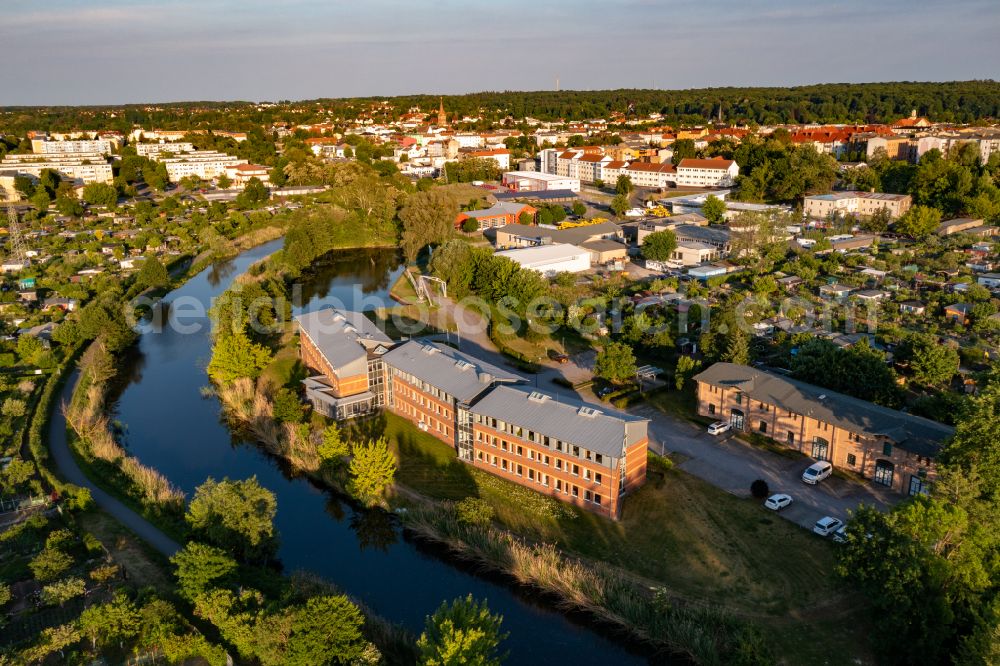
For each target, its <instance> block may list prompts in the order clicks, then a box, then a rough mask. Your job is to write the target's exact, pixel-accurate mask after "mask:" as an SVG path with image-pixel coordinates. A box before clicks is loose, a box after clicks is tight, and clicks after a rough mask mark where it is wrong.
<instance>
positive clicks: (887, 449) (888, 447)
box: [882, 442, 892, 456]
mask: <svg viewBox="0 0 1000 666" xmlns="http://www.w3.org/2000/svg"><path fill="white" fill-rule="evenodd" d="M882 455H884V456H892V444H890V443H889V442H886V443H885V444H883V445H882Z"/></svg>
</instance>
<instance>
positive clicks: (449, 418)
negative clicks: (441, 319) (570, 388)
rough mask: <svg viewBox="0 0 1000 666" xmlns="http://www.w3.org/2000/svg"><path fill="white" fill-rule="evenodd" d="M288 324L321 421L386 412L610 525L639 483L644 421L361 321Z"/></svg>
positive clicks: (317, 316)
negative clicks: (395, 337) (396, 338)
mask: <svg viewBox="0 0 1000 666" xmlns="http://www.w3.org/2000/svg"><path fill="white" fill-rule="evenodd" d="M296 322H297V324H298V328H299V332H300V357H301V360H302V362H303V364H304V365H305V366H306V367H307V368H309V369H310V370H311V371H312V372H313V373H314V374H313V375H311V376H310V377H309V378H307V379H306V380H304V382H303V384H304V385H305V389H306V397H307V399H308V400H309V402H311V403H312V405H313V407H314V408H315V409H316V410H317V411H319V412H320V413H322V414H324V415H326V416H328V417H330V418H334V419H338V420H340V419H349V418H353V417H356V416H361V415H364V414H368V413H371V412H372V411H375V410H377V409H379V408H381V407H385V408H388V409H389V410H391V411H392V412H393V413H395V414H398V415H399V416H401V417H403V418H405V419H407V420H409V421H410V422H412V423H413V424H415V425H416V426H417V427H418V428H419V429H421V430H423V431H424V432H427V433H429V434H431V435H434V436H435V437H436V438H438V439H440V440H441V441H443V442H445V443H446V444H448V445H449V446H451V447H452V448H454V449H455V451H456V454H457V456H458V458H459V459H460V460H462V461H463V462H465V463H467V464H470V465H474V466H476V467H478V468H480V469H483V470H485V471H488V472H490V473H493V474H496V475H497V476H501V477H503V478H505V479H507V480H509V481H511V482H513V483H517V484H519V485H522V486H525V487H527V488H530V489H532V490H535V491H537V492H540V493H543V494H546V495H549V496H551V497H554V498H556V499H559V500H561V501H564V502H568V503H570V504H574V505H576V506H579V507H582V508H584V509H586V510H588V511H592V512H594V513H597V514H600V515H603V516H606V517H609V518H613V519H617V518H618V517H620V515H621V506H622V499H623V498H624V496H625V495H626V494H628V493H629V492H632V491H634V490H635V489H637V488H639V487H640V486H641V485H642V484H643V483H644V482H645V478H646V447H647V422H648V421H647V419H644V418H640V417H636V416H630V415H627V414H623V413H620V412H617V411H614V410H610V409H605V408H604V407H603V406H594V405H589V404H587V403H583V402H580V401H578V400H575V399H568V398H565V397H562V396H555V395H550V394H547V393H544V392H541V391H537V390H536V391H533V390H531V389H530V388H528V387H525V386H523V384H525V383H526V382H525V379H524V378H523V377H521V376H519V375H517V374H515V373H512V372H510V371H507V370H504V369H502V368H499V367H497V366H494V365H492V364H490V363H486V362H484V361H481V360H479V359H478V358H476V357H474V356H472V355H470V354H466V353H463V352H460V351H458V350H455V349H453V348H451V347H449V346H447V345H443V344H438V343H429V342H424V341H415V340H410V341H406V342H401V343H394V342H392V340H390V339H389V338H388V336H386V335H385V334H384V333H382V332H381V331H380V330H379V329H378V328H377V327H376V326H375V325H374V324H372V323H371V322H370V321H369V320H368V319H367V318H366V317H365V316H364V315H363V314H361V313H352V312H342V311H339V310H334V309H325V310H320V311H318V312H313V313H309V314H304V315H299V316H298V317H296Z"/></svg>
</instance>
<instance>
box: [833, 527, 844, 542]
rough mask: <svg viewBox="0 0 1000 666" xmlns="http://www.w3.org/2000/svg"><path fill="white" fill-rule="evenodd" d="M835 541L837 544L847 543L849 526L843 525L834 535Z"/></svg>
mask: <svg viewBox="0 0 1000 666" xmlns="http://www.w3.org/2000/svg"><path fill="white" fill-rule="evenodd" d="M833 540H834V541H836V542H837V543H847V525H841V526H840V527H838V528H837V531H836V532H834V533H833Z"/></svg>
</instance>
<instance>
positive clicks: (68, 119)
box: [0, 80, 1000, 134]
mask: <svg viewBox="0 0 1000 666" xmlns="http://www.w3.org/2000/svg"><path fill="white" fill-rule="evenodd" d="M385 100H388V101H389V102H390V103H391V104H392V108H391V109H385V110H384V112H382V113H381V114H380V113H373V112H372V110H373V107H374V108H376V109H378V108H380V107H379V104H380V103H381V102H383V101H385ZM439 101H440V100H439V98H438V97H437V96H434V95H408V96H401V97H389V98H385V97H380V98H373V97H368V98H352V99H321V100H311V101H303V102H294V103H291V102H281V103H279V104H277V105H275V106H269V107H259V106H257V105H255V104H252V103H249V102H183V103H173V104H157V105H156V106H155V107H152V106H148V105H139V104H135V105H125V106H94V107H65V106H64V107H4V108H0V112H2V114H3V115H2V121H0V124H2V125H3V127H4V129H5V130H6V131H8V132H12V133H17V134H23V133H24V132H26V131H28V130H32V129H43V130H44V129H51V130H58V129H66V128H80V129H83V130H104V129H117V130H119V131H122V132H128V131H130V130H131V129H132V127H134V126H141V127H147V128H149V127H157V128H164V129H181V130H186V129H203V130H208V129H220V128H221V129H227V130H233V131H250V130H253V129H255V128H260V127H262V126H264V127H267V126H270V125H271V124H273V123H275V122H289V123H300V122H315V121H318V120H325V119H326V118H327V117H328V116H327V114H328V113H329V114H331V115H333V116H335V117H339V118H345V119H353V118H357V117H360V116H361V115H362V114H364V115H366V116H375V117H376V119H379V120H382V119H385V120H389V119H392V117H393V116H395V115H398V114H399V113H402V112H405V110H406V109H408V108H410V107H413V106H419V107H420V108H422V109H424V110H427V111H430V110H433V109H437V107H438V104H439ZM444 105H445V109H446V110H447V112H448V114H449V116H452V117H453V116H455V115H458V116H463V117H464V116H470V117H478V116H480V115H482V116H484V117H485V120H486V125H487V126H488V125H489V124H490V123H491V122H495V121H498V120H502V119H504V118H506V117H511V118H515V119H520V118H524V117H526V116H528V117H533V118H539V119H541V120H559V119H565V120H584V119H587V118H601V117H607V116H609V115H610V114H611V113H613V112H621V113H626V112H629V109H632V110H633V111H632V113H634V115H635V116H639V117H645V116H647V115H648V114H650V113H660V114H662V115H663V117H664V120H665V121H667V122H670V123H675V124H684V123H687V124H699V123H705V122H709V121H712V120H713V119H716V118H718V115H719V110H720V108H721V110H722V115H723V119H724V120H725V121H727V122H747V123H758V124H771V123H815V122H824V123H833V122H889V121H892V120H895V119H897V118H900V117H903V116H906V115H909V113H910V111H911V110H913V109H915V110H916V111H917V113H919V114H921V115H925V116H928V117H930V118H933V119H934V120H938V121H942V122H973V121H975V120H978V119H982V118H996V117H998V116H1000V84H998V83H997V82H995V81H992V80H986V81H952V82H945V83H932V82H909V81H906V82H886V83H826V84H816V85H808V86H795V87H791V88H750V87H732V88H701V89H691V90H649V89H644V90H638V89H619V90H561V91H532V92H523V91H488V92H477V93H470V94H467V95H451V96H446V97H445V98H444ZM110 112H114V114H115V115H114V116H112V115H111V113H110Z"/></svg>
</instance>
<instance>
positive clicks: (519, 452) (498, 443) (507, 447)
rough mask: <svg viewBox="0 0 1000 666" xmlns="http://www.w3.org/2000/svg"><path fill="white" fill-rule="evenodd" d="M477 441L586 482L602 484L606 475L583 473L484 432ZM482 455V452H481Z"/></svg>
mask: <svg viewBox="0 0 1000 666" xmlns="http://www.w3.org/2000/svg"><path fill="white" fill-rule="evenodd" d="M476 441H477V442H480V443H482V444H487V445H489V446H491V447H493V448H499V449H500V450H501V451H506V452H508V453H512V454H513V455H516V456H519V457H522V458H526V459H528V460H531V461H534V462H537V463H540V464H542V465H545V466H546V467H549V466H551V467H552V468H553V469H557V470H559V471H561V472H566V473H568V474H572V475H573V476H582V477H583V479H584V480H586V481H593V482H594V483H601V482H602V481H603V480H604V475H603V474H602V473H601V472H593V471H591V470H590V469H589V468H587V467H584V468H583V469H582V471H581V469H580V466H579V465H577V464H576V463H573V462H570V461H569V460H563V459H562V458H559V457H557V456H549V455H547V454H544V453H540V452H537V451H534V450H533V449H531V448H527V449H525V447H523V446H521V445H520V444H517V443H515V442H508V441H507V440H505V439H501V438H499V437H494V436H492V435H484V434H483V433H482V431H479V430H477V431H476ZM480 453H482V452H481V451H480Z"/></svg>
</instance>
